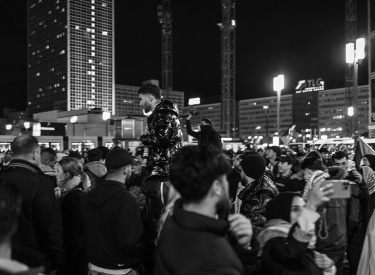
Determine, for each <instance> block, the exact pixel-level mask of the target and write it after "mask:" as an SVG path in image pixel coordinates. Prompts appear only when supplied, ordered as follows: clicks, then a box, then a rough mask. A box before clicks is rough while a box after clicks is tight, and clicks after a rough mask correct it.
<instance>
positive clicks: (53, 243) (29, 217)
mask: <svg viewBox="0 0 375 275" xmlns="http://www.w3.org/2000/svg"><path fill="white" fill-rule="evenodd" d="M0 179H3V180H5V181H7V182H9V183H12V184H14V185H15V186H16V187H17V189H18V191H19V192H20V193H21V195H22V198H23V203H22V212H21V216H20V218H19V222H18V228H17V231H16V233H15V235H14V236H13V240H12V242H13V243H12V258H13V259H15V260H17V261H20V262H22V263H25V264H26V265H28V266H31V267H36V266H41V265H44V266H45V265H47V263H48V262H50V263H51V264H52V268H53V269H59V268H60V267H61V266H62V264H63V262H64V256H63V255H64V250H63V230H62V218H61V213H60V209H59V204H58V202H57V200H56V197H55V193H54V187H53V184H52V183H51V181H49V179H47V178H46V176H45V175H44V174H43V172H42V170H40V168H39V167H38V166H36V165H34V164H32V163H30V162H28V161H24V160H20V159H14V160H12V161H11V162H10V164H9V166H8V167H7V168H4V169H3V170H2V171H1V173H0Z"/></svg>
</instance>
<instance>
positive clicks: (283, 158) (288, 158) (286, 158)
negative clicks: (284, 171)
mask: <svg viewBox="0 0 375 275" xmlns="http://www.w3.org/2000/svg"><path fill="white" fill-rule="evenodd" d="M275 160H276V161H280V162H287V163H288V164H293V163H294V160H293V158H292V157H291V156H288V155H281V156H280V157H277V158H276V159H275Z"/></svg>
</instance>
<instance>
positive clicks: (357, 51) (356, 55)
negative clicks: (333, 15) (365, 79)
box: [346, 38, 365, 139]
mask: <svg viewBox="0 0 375 275" xmlns="http://www.w3.org/2000/svg"><path fill="white" fill-rule="evenodd" d="M364 58H365V39H364V38H358V39H357V40H356V42H355V48H354V43H348V44H346V63H348V66H349V67H350V66H354V79H353V80H354V85H353V86H354V87H353V100H352V104H353V105H352V106H353V107H350V108H353V109H352V111H351V112H352V116H353V117H352V121H353V124H354V128H353V132H354V138H355V139H356V137H357V136H358V64H361V62H362V59H364ZM348 115H349V108H348ZM349 116H350V115H349Z"/></svg>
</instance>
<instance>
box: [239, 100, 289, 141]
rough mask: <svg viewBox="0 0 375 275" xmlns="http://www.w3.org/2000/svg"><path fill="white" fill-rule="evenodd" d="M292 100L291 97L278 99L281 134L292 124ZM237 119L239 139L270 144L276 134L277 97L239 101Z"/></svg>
mask: <svg viewBox="0 0 375 275" xmlns="http://www.w3.org/2000/svg"><path fill="white" fill-rule="evenodd" d="M292 99H293V97H292V95H281V97H280V129H281V131H282V132H283V131H285V130H287V129H288V127H289V126H290V125H291V124H292V107H293V104H292ZM239 118H240V120H239V122H240V123H239V125H240V138H241V139H244V140H246V139H249V140H252V141H255V140H259V139H262V140H263V142H265V143H272V140H271V137H272V136H274V135H275V133H276V132H277V96H272V97H264V98H254V99H245V100H240V103H239ZM259 137H261V138H259Z"/></svg>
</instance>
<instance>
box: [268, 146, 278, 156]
mask: <svg viewBox="0 0 375 275" xmlns="http://www.w3.org/2000/svg"><path fill="white" fill-rule="evenodd" d="M267 149H271V150H273V151H274V152H275V153H276V156H277V157H279V156H280V155H281V149H280V147H279V146H268V147H267Z"/></svg>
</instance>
